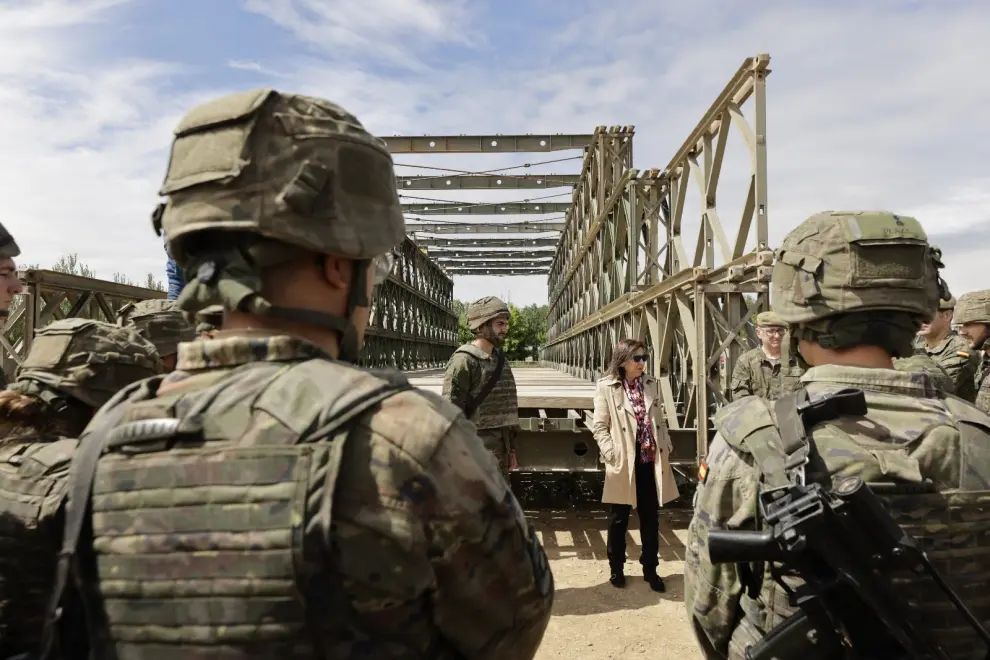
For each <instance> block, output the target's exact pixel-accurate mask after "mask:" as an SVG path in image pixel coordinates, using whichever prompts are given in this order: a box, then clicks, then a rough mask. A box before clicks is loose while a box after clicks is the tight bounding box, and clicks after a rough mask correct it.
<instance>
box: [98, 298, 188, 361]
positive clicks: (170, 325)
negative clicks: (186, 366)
mask: <svg viewBox="0 0 990 660" xmlns="http://www.w3.org/2000/svg"><path fill="white" fill-rule="evenodd" d="M117 325H119V326H121V327H131V328H134V329H135V330H137V331H138V332H140V333H141V336H143V337H144V338H145V339H147V340H148V341H150V342H151V343H152V344H154V345H155V349H156V350H157V351H158V355H160V356H161V357H163V358H164V357H168V356H169V355H175V354H176V353H178V351H179V343H180V342H184V341H192V340H193V339H195V338H196V332H195V330H194V329H193V326H192V324H191V323H189V321H187V320H186V317H185V315H184V314H183V313H182V310H180V309H179V308H178V307H177V306H176V304H175V301H174V300H164V299H155V300H142V301H141V302H137V303H127V304H126V305H124V306H123V307H122V308H121V309H120V311H119V312H117Z"/></svg>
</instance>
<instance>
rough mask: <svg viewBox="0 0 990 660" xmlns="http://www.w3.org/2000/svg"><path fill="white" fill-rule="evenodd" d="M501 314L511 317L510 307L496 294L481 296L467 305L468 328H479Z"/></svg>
mask: <svg viewBox="0 0 990 660" xmlns="http://www.w3.org/2000/svg"><path fill="white" fill-rule="evenodd" d="M500 316H504V317H505V318H507V319H508V318H509V317H510V313H509V307H508V305H506V304H505V303H504V302H502V301H501V300H499V299H498V298H496V297H495V296H485V297H484V298H479V299H478V300H475V301H474V302H472V303H468V306H467V322H468V328H470V329H471V330H472V331H473V330H477V329H478V328H480V327H481V326H483V325H484V324H486V323H488V322H489V321H491V320H492V319H497V318H499V317H500Z"/></svg>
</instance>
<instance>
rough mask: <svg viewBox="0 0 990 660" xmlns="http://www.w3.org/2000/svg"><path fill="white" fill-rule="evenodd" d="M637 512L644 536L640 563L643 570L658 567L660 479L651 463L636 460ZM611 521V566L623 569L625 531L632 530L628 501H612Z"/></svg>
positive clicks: (608, 547) (609, 557)
mask: <svg viewBox="0 0 990 660" xmlns="http://www.w3.org/2000/svg"><path fill="white" fill-rule="evenodd" d="M635 469H636V512H637V514H638V515H639V534H640V536H641V537H642V543H643V545H642V553H641V554H640V555H639V563H640V564H642V565H643V570H644V571H649V570H656V568H657V564H659V563H660V498H659V497H658V496H657V479H656V475H655V474H654V471H653V470H654V467H653V464H652V463H648V464H645V465H644V464H643V463H640V462H638V461H637V462H636V468H635ZM610 506H611V508H610V510H609V521H608V541H607V543H606V545H607V551H608V565H609V566H610V567H611V568H612V570H618V569H620V568H622V565H623V564H624V563H625V561H626V531H628V529H629V513H630V512H631V511H632V507H631V506H630V505H628V504H612V505H610Z"/></svg>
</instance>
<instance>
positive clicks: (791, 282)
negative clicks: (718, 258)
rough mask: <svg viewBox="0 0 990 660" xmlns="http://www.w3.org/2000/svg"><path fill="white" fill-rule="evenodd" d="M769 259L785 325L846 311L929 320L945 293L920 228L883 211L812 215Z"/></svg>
mask: <svg viewBox="0 0 990 660" xmlns="http://www.w3.org/2000/svg"><path fill="white" fill-rule="evenodd" d="M775 256H776V260H775V263H774V267H773V276H772V280H771V288H772V298H773V300H774V309H775V310H776V312H777V313H778V314H779V315H780V316H781V318H783V319H784V320H785V321H786V322H787V323H788V324H791V325H799V324H806V323H811V322H813V321H818V320H821V319H828V318H830V317H834V316H837V315H841V314H848V313H850V312H884V313H889V312H904V313H905V314H906V315H908V316H909V317H913V318H917V319H920V320H921V321H930V320H931V319H932V317H933V316H934V314H935V310H936V309H937V308H938V302H939V300H940V299H941V298H942V296H943V294H945V295H948V290H947V289H946V288H945V283H944V282H942V280H941V278H940V277H939V274H938V269H939V268H940V267H941V262H940V260H939V259H938V256H937V253H936V252H934V251H932V250H931V249H930V248H929V245H928V236H927V234H925V230H924V229H923V228H922V227H921V224H920V223H919V222H918V221H917V220H916V219H914V218H911V217H908V216H903V215H897V214H894V213H890V212H887V211H826V212H823V213H818V214H816V215H813V216H811V217H810V218H808V219H807V220H805V221H804V222H802V223H801V224H800V225H799V226H798V227H797V228H796V229H794V230H793V231H792V232H791V233H789V234H788V235H787V236H786V237H785V238H784V241H783V243H782V244H781V246H780V248H779V249H778V250H777V251H776V255H775Z"/></svg>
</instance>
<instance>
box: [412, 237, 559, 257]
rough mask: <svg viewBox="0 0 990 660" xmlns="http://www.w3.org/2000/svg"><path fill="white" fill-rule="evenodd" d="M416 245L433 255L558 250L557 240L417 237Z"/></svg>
mask: <svg viewBox="0 0 990 660" xmlns="http://www.w3.org/2000/svg"><path fill="white" fill-rule="evenodd" d="M415 240H416V245H418V246H420V247H422V248H427V252H429V253H431V254H432V252H433V251H434V250H437V249H448V248H556V247H557V239H556V238H501V237H488V238H482V237H478V238H436V237H434V236H417V237H416V239H415Z"/></svg>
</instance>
